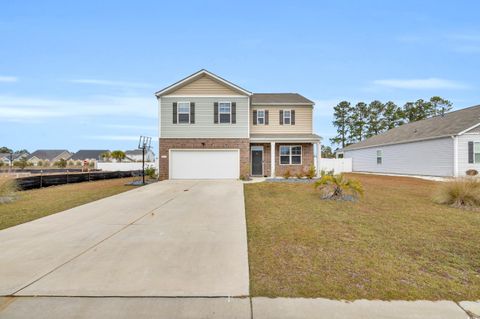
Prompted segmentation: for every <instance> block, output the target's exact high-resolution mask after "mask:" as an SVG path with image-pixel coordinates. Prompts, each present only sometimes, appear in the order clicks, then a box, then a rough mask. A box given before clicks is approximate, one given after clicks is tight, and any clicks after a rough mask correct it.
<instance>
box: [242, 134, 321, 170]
mask: <svg viewBox="0 0 480 319" xmlns="http://www.w3.org/2000/svg"><path fill="white" fill-rule="evenodd" d="M320 142H321V139H320V137H319V136H318V135H315V134H277V135H271V134H252V135H251V137H250V175H251V176H254V177H255V176H257V177H258V176H263V177H277V176H283V175H284V174H285V172H286V171H287V170H288V171H289V172H290V174H291V175H295V174H297V173H300V172H304V171H307V170H308V169H309V168H310V166H311V165H314V166H315V167H318V163H315V156H314V153H315V151H314V149H315V146H314V145H316V148H317V150H320ZM319 153H320V152H318V151H317V154H319ZM318 158H319V157H317V159H318ZM272 159H273V160H272Z"/></svg>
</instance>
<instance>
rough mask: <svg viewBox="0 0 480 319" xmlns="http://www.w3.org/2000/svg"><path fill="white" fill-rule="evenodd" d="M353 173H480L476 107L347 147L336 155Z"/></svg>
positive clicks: (479, 117) (478, 111)
mask: <svg viewBox="0 0 480 319" xmlns="http://www.w3.org/2000/svg"><path fill="white" fill-rule="evenodd" d="M342 155H343V157H344V158H351V159H352V166H353V171H354V172H373V173H389V174H405V175H428V176H464V175H465V174H466V171H467V170H469V169H475V170H477V171H479V172H480V105H477V106H472V107H469V108H465V109H462V110H458V111H454V112H450V113H447V114H445V115H444V116H436V117H432V118H428V119H425V120H421V121H417V122H412V123H408V124H404V125H402V126H399V127H396V128H394V129H391V130H389V131H387V132H385V133H383V134H379V135H376V136H373V137H371V138H368V139H366V140H364V141H361V142H359V143H356V144H352V145H349V146H347V147H344V148H343V149H341V150H339V151H337V156H338V157H341V156H342Z"/></svg>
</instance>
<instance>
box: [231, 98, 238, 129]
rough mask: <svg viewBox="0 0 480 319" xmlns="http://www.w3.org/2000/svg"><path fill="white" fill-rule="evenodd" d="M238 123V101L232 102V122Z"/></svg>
mask: <svg viewBox="0 0 480 319" xmlns="http://www.w3.org/2000/svg"><path fill="white" fill-rule="evenodd" d="M235 123H237V103H236V102H232V124H235Z"/></svg>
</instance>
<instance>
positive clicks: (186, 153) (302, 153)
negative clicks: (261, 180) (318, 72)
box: [155, 70, 321, 179]
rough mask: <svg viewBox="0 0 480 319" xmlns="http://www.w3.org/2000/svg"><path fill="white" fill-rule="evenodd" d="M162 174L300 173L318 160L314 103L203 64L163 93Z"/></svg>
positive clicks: (198, 176) (170, 176) (160, 100)
mask: <svg viewBox="0 0 480 319" xmlns="http://www.w3.org/2000/svg"><path fill="white" fill-rule="evenodd" d="M155 95H156V97H157V99H158V103H159V126H160V129H159V143H160V147H159V150H160V154H159V162H160V179H217V178H219V179H220V178H232V179H233V178H239V177H242V176H244V177H246V176H248V175H253V176H277V175H280V176H281V175H282V174H283V173H285V171H286V170H289V171H290V172H291V174H292V175H293V174H295V173H296V172H299V171H301V170H307V169H308V168H309V167H310V166H311V165H314V145H315V144H316V145H317V147H318V149H320V140H321V138H320V137H319V136H318V135H315V134H314V133H313V124H312V123H313V122H312V120H313V105H314V103H313V102H312V101H310V100H308V99H306V98H305V97H303V96H301V95H299V94H296V93H268V94H267V93H259V94H257V93H251V92H249V91H247V90H245V89H243V88H241V87H239V86H238V85H235V84H233V83H231V82H229V81H227V80H225V79H222V78H221V77H219V76H217V75H215V74H213V73H211V72H208V71H206V70H200V71H198V72H197V73H194V74H193V75H191V76H189V77H187V78H184V79H183V80H181V81H179V82H177V83H175V84H172V85H171V86H168V87H167V88H165V89H163V90H161V91H159V92H157V93H156V94H155Z"/></svg>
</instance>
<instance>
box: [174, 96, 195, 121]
mask: <svg viewBox="0 0 480 319" xmlns="http://www.w3.org/2000/svg"><path fill="white" fill-rule="evenodd" d="M180 103H182V104H183V103H188V122H187V123H180V114H187V112H180ZM191 113H192V106H191V103H190V101H178V102H177V124H182V125H186V124H190V114H191Z"/></svg>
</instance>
